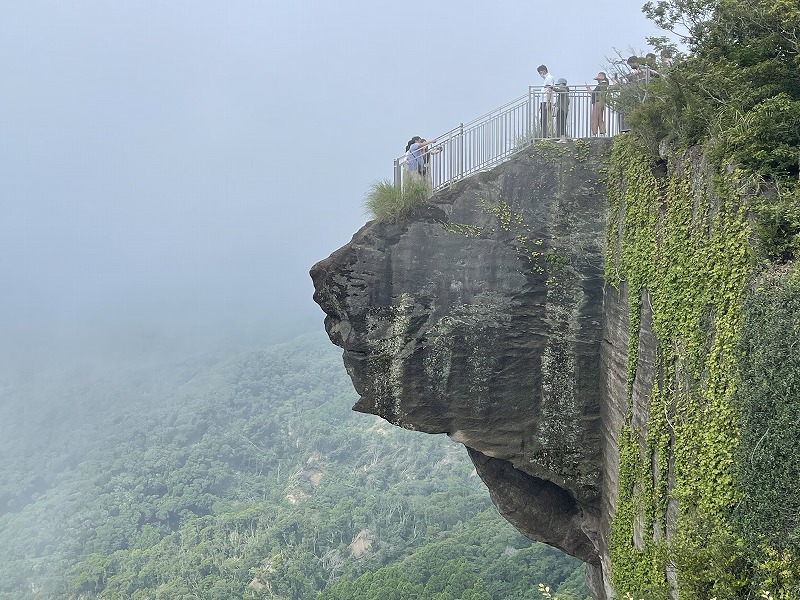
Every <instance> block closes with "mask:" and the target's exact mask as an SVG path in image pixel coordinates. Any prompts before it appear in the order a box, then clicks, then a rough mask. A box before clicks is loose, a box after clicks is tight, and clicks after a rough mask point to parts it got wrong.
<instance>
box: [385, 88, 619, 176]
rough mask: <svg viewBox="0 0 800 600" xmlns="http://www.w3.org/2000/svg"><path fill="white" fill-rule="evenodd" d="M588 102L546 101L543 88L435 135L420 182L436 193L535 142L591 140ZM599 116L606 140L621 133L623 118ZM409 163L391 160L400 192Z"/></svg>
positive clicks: (574, 94) (575, 95) (566, 96)
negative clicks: (568, 139) (589, 138)
mask: <svg viewBox="0 0 800 600" xmlns="http://www.w3.org/2000/svg"><path fill="white" fill-rule="evenodd" d="M591 100H592V93H591V92H588V91H583V90H581V91H577V90H570V91H569V92H558V91H553V92H552V94H551V95H550V97H549V101H548V94H547V91H546V90H545V89H543V88H541V87H534V86H531V87H530V88H528V93H527V94H526V95H525V96H522V97H520V98H517V99H516V100H512V101H511V102H509V103H507V104H505V105H503V106H501V107H499V108H497V109H495V110H493V111H491V112H489V113H486V114H485V115H483V116H481V117H478V118H477V119H475V120H474V121H471V122H470V123H466V124H464V123H461V124H460V125H459V126H458V127H456V128H454V129H451V130H450V131H448V132H447V133H444V134H442V135H440V136H437V137H436V138H435V142H433V143H431V144H429V145H428V146H426V147H425V148H424V149H423V150H422V151H421V152H422V155H423V156H422V157H423V159H424V165H425V166H424V177H425V178H426V180H427V181H428V183H429V185H430V187H431V189H432V190H439V189H441V188H444V187H446V186H448V185H451V184H452V183H454V182H456V181H460V180H462V179H464V178H466V177H469V176H470V175H472V174H473V173H477V172H479V171H484V170H486V169H489V168H491V167H494V166H496V165H498V164H500V163H501V162H504V161H506V160H508V159H509V158H510V157H511V156H512V155H513V154H514V153H516V152H518V151H520V150H522V149H523V148H525V147H526V146H530V145H531V144H533V143H534V142H537V141H540V140H545V139H558V138H562V137H565V138H587V137H590V136H591V135H592V131H591V115H592V101H591ZM602 115H603V121H604V123H605V135H607V136H613V135H617V134H618V133H619V132H620V130H621V129H622V128H623V125H622V122H621V115H620V114H619V113H617V112H616V111H614V110H612V109H611V108H609V107H608V106H605V105H604V106H603V111H602ZM407 164H408V156H407V155H404V156H401V157H399V158H396V159H395V160H394V183H395V185H396V186H399V187H402V185H403V180H404V179H405V178H406V177H408V176H409V170H408V168H407Z"/></svg>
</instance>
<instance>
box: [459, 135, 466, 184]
mask: <svg viewBox="0 0 800 600" xmlns="http://www.w3.org/2000/svg"><path fill="white" fill-rule="evenodd" d="M458 146H459V148H458V178H459V179H461V178H462V177H464V165H465V163H466V157H465V156H464V155H465V153H466V151H467V145H466V144H465V143H464V124H463V123H461V124H460V125H459V126H458Z"/></svg>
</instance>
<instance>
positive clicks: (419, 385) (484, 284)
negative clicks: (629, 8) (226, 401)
mask: <svg viewBox="0 0 800 600" xmlns="http://www.w3.org/2000/svg"><path fill="white" fill-rule="evenodd" d="M610 143H611V142H610V141H609V140H592V141H591V142H588V141H574V142H543V143H540V144H537V145H536V146H534V147H532V148H529V149H527V150H525V151H523V152H521V153H520V154H519V155H518V156H517V157H515V158H514V159H513V160H511V161H509V162H507V163H505V164H503V165H501V166H499V167H497V168H495V169H493V170H492V171H489V172H485V173H481V174H479V175H477V176H474V177H472V178H470V179H469V180H467V181H464V182H461V183H460V184H457V185H454V186H453V187H451V188H450V189H448V190H446V191H443V192H439V193H438V194H436V195H435V196H434V197H433V198H431V199H430V200H429V202H428V203H426V204H425V205H424V206H423V207H421V208H420V209H418V211H417V212H416V213H415V214H413V215H412V216H411V217H409V218H408V219H407V220H406V221H403V222H401V223H398V224H384V223H378V222H370V223H368V224H367V225H365V226H364V227H363V228H362V229H361V230H360V231H359V232H358V233H356V234H355V236H354V237H353V239H352V241H351V242H350V243H349V244H347V245H346V246H344V247H342V248H340V249H339V250H337V251H336V252H334V253H333V254H332V255H331V256H330V257H329V258H327V259H325V260H323V261H321V262H319V263H318V264H317V265H315V266H314V267H313V268H312V270H311V276H312V278H313V280H314V286H315V289H316V292H315V295H314V299H315V300H316V302H317V303H318V304H319V305H320V306H321V307H322V309H323V310H324V311H325V313H326V315H327V316H326V319H325V328H326V330H327V332H328V335H329V336H330V338H331V340H332V341H333V343H335V344H337V345H338V346H341V347H342V348H343V349H344V362H345V366H346V368H347V371H348V373H349V374H350V377H351V378H352V380H353V384H354V386H355V388H356V390H357V392H358V393H359V395H360V399H359V400H358V402H357V403H356V405H355V407H354V409H355V410H358V411H361V412H365V413H372V414H376V415H379V416H381V417H383V418H384V419H386V420H387V421H390V422H391V423H394V424H395V425H398V426H401V427H405V428H408V429H414V430H419V431H424V432H427V433H447V434H448V435H449V436H450V437H451V438H453V439H454V440H456V441H459V442H462V443H463V444H464V445H465V446H466V447H467V448H468V450H469V454H470V457H471V458H472V460H473V462H474V464H475V466H476V468H477V471H478V473H479V475H480V476H481V477H482V478H483V480H484V482H485V483H486V484H487V486H488V488H489V490H490V492H491V495H492V498H493V500H494V502H495V504H496V505H497V507H498V509H499V510H500V512H501V514H503V516H505V517H506V518H507V519H508V520H509V521H510V522H511V523H512V524H513V525H514V526H515V527H517V528H518V529H519V530H520V531H522V532H523V533H524V534H525V535H527V536H528V537H530V538H532V539H536V540H540V541H543V542H545V543H548V544H550V545H553V546H555V547H558V548H560V549H562V550H564V551H565V552H567V553H569V554H571V555H572V556H575V557H577V558H580V559H581V560H583V561H584V562H586V563H587V565H588V570H589V581H590V586H591V587H592V588H593V589H592V591H593V593H594V596H595V598H603V597H605V593H604V591H603V588H604V587H605V586H604V585H603V584H602V581H603V564H604V563H607V555H608V552H607V536H608V528H609V522H610V516H611V515H610V507H611V506H613V497H612V496H613V493H614V492H613V490H614V489H615V488H616V481H615V478H616V473H615V468H614V465H616V462H617V461H616V457H615V453H616V447H617V444H616V437H615V436H616V434H615V432H616V431H617V430H618V428H619V424H620V420H621V418H622V414H621V413H624V408H623V409H619V408H615V406H616V404H618V405H620V406H622V407H624V406H625V401H626V399H625V398H626V397H625V369H626V363H625V357H626V354H627V344H628V341H627V337H628V325H627V320H626V319H627V316H626V315H625V314H624V310H621V309H620V310H617V311H614V310H613V307H620V306H626V304H625V303H619V302H616V294H612V296H614V298H615V301H614V302H611V311H610V312H611V318H610V319H607V318H606V317H605V316H604V305H603V295H604V279H603V262H604V256H605V239H606V223H607V208H606V200H605V192H604V189H603V185H602V182H601V175H600V174H601V173H602V170H603V169H602V167H603V165H604V163H605V161H606V160H607V155H608V152H609V149H610ZM609 337H611V338H612V339H609ZM615 349H616V350H617V351H616V353H615ZM615 396H616V397H618V398H619V400H618V401H617V403H616V404H615V403H614V402H612V401H611V399H612V398H613V397H615ZM606 578H607V577H606Z"/></svg>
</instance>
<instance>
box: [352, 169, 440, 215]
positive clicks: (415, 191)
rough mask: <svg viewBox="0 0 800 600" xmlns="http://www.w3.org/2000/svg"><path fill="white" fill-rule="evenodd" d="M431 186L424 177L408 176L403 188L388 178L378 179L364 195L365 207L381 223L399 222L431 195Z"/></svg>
mask: <svg viewBox="0 0 800 600" xmlns="http://www.w3.org/2000/svg"><path fill="white" fill-rule="evenodd" d="M430 194H431V192H430V188H429V187H428V184H427V182H426V181H425V180H423V179H418V178H412V177H408V178H406V180H405V182H404V184H403V189H402V190H401V189H400V188H397V187H395V186H394V184H393V183H392V182H391V181H389V180H388V179H384V180H382V181H376V182H375V183H373V184H372V186H370V189H369V191H368V192H367V193H366V195H365V196H364V208H365V209H366V211H367V212H368V213H369V214H370V215H371V216H372V217H373V218H374V219H375V220H377V221H380V222H381V223H397V222H398V221H400V220H402V219H403V218H405V217H406V216H408V215H409V214H410V213H411V212H412V211H413V210H414V209H415V208H416V207H418V206H420V205H421V204H422V203H423V202H425V200H427V199H428V197H430Z"/></svg>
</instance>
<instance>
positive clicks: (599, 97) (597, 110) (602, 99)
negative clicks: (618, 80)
mask: <svg viewBox="0 0 800 600" xmlns="http://www.w3.org/2000/svg"><path fill="white" fill-rule="evenodd" d="M594 80H595V81H596V82H597V85H596V86H594V89H592V88H591V87H589V86H588V85H587V86H586V91H587V92H592V115H591V120H590V127H591V131H592V137H594V136H596V135H597V134H598V133H599V134H600V135H605V134H606V118H605V114H606V94H607V90H608V77H606V74H605V71H600V72H599V73H598V74H597V76H596V77H595V78H594Z"/></svg>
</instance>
